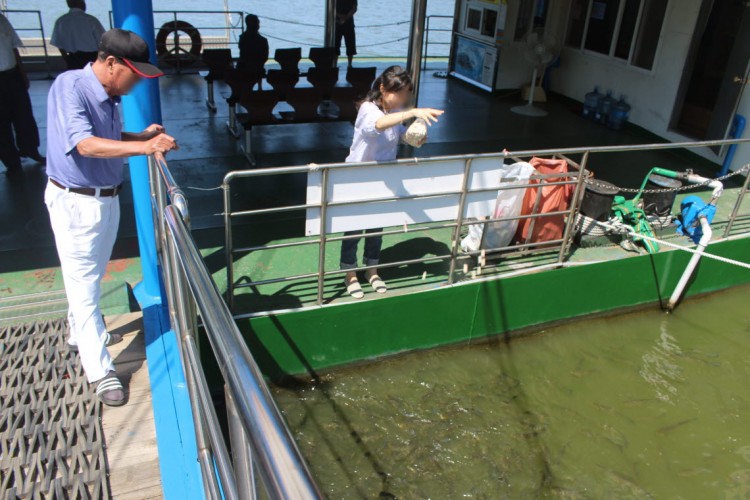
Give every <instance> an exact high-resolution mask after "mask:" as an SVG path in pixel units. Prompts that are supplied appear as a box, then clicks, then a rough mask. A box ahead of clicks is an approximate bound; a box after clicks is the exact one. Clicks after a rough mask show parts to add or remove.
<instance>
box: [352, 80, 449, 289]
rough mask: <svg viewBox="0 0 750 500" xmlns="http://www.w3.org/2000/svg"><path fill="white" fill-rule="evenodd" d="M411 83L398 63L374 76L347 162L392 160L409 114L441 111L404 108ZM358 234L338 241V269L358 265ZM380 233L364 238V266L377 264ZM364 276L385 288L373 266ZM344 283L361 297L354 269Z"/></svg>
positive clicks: (433, 117) (428, 117)
mask: <svg viewBox="0 0 750 500" xmlns="http://www.w3.org/2000/svg"><path fill="white" fill-rule="evenodd" d="M412 90H413V85H412V81H411V77H410V76H409V73H407V72H406V71H405V70H404V69H403V68H401V67H400V66H391V67H389V68H387V69H386V70H385V71H384V72H383V74H382V75H380V76H379V77H378V78H376V79H375V81H374V82H373V84H372V90H370V93H369V94H367V97H365V100H364V101H363V102H362V104H361V106H360V107H359V112H358V113H357V120H356V122H355V124H354V139H353V140H352V146H351V149H350V150H349V156H347V158H346V161H347V162H365V161H394V160H395V159H396V153H397V149H398V144H399V141H400V140H401V138H402V136H403V134H404V132H405V131H406V126H405V125H404V122H405V121H407V120H410V119H412V118H421V119H423V120H424V121H425V122H426V123H427V124H429V125H432V123H431V122H437V117H438V116H440V115H442V114H443V111H441V110H438V109H432V108H413V109H410V110H407V111H405V110H403V109H402V108H403V107H404V106H406V105H407V104H408V103H409V100H410V99H411V92H412ZM382 231H383V230H382V229H368V230H367V231H366V233H379V232H382ZM344 234H345V235H347V236H349V235H356V234H362V231H349V232H347V233H344ZM359 240H360V238H352V239H348V240H343V241H342V242H341V269H354V268H356V267H357V245H358V243H359ZM382 243H383V237H382V236H367V237H366V238H365V254H364V264H365V266H376V265H377V264H378V262H379V261H380V248H381V246H382ZM365 278H366V279H367V281H368V282H369V283H370V285H372V287H373V289H375V291H376V292H378V293H385V292H386V291H387V288H386V285H385V283H384V282H383V280H382V279H380V276H378V270H377V269H375V268H372V269H368V270H367V271H365ZM344 284H345V286H346V290H347V292H349V295H351V296H352V297H354V298H355V299H361V298H362V297H364V292H363V291H362V287H361V286H360V284H359V280H358V279H357V273H355V272H353V271H349V272H347V273H346V278H345V283H344Z"/></svg>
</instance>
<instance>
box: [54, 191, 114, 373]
mask: <svg viewBox="0 0 750 500" xmlns="http://www.w3.org/2000/svg"><path fill="white" fill-rule="evenodd" d="M44 203H45V204H46V205H47V210H48V211H49V218H50V222H51V224H52V231H53V232H54V233H55V244H56V246H57V254H58V256H59V257H60V266H61V267H62V275H63V282H64V284H65V295H66V296H67V298H68V323H69V325H70V339H69V340H68V343H69V344H71V345H77V346H78V353H79V355H80V356H81V364H82V365H83V369H84V371H85V372H86V378H88V380H89V382H96V381H97V380H99V379H101V378H103V377H104V376H105V375H107V373H109V372H110V371H112V370H114V364H113V362H112V358H111V357H110V355H109V352H108V351H107V337H108V333H107V329H106V326H105V325H104V320H103V319H102V315H101V312H100V310H99V299H100V297H101V280H102V277H103V276H104V272H105V271H106V268H107V263H108V262H109V258H110V256H111V255H112V247H113V246H114V244H115V239H116V237H117V227H118V225H119V224H120V201H119V199H118V198H117V197H111V196H109V197H97V196H86V195H82V194H75V193H70V192H67V191H66V190H64V189H61V188H59V187H57V186H55V185H54V184H52V183H50V182H48V183H47V189H46V190H45V192H44Z"/></svg>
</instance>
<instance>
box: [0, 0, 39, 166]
mask: <svg viewBox="0 0 750 500" xmlns="http://www.w3.org/2000/svg"><path fill="white" fill-rule="evenodd" d="M22 45H23V44H22V42H21V39H20V38H18V35H17V34H16V31H15V30H14V29H13V27H12V26H11V24H10V22H8V19H7V18H6V17H5V16H3V15H0V161H2V162H3V163H4V164H5V168H6V169H7V170H6V172H5V173H6V174H7V175H14V174H20V173H21V172H23V170H22V168H21V158H22V157H26V158H31V159H33V160H35V161H37V162H38V163H44V162H45V158H44V157H43V156H42V155H40V154H39V128H38V127H37V125H36V120H34V113H33V111H32V109H31V98H30V97H29V79H28V77H27V76H26V73H25V72H24V70H23V66H21V56H20V55H19V53H18V48H19V47H21V46H22Z"/></svg>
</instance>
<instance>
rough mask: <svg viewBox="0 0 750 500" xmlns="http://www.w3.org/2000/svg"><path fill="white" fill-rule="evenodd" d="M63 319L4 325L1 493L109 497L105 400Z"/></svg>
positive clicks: (0, 347)
mask: <svg viewBox="0 0 750 500" xmlns="http://www.w3.org/2000/svg"><path fill="white" fill-rule="evenodd" d="M66 330H67V323H66V321H65V320H64V319H58V320H52V321H38V322H36V323H31V324H26V325H21V326H8V327H2V328H0V498H3V499H11V500H12V499H17V498H24V499H26V498H33V499H37V498H41V499H46V498H82V499H89V498H91V499H94V498H96V499H98V498H109V497H110V492H109V485H108V482H107V464H106V456H105V445H104V433H103V429H102V422H101V410H102V408H101V404H100V403H99V402H98V400H97V399H96V395H95V394H94V391H93V390H92V388H91V387H89V384H88V382H87V381H86V377H85V375H84V373H83V368H82V367H81V363H80V360H79V358H78V356H75V355H74V353H71V352H70V351H69V349H68V348H67V345H66V342H65V337H66Z"/></svg>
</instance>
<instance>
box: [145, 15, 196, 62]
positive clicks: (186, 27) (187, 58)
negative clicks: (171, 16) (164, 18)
mask: <svg viewBox="0 0 750 500" xmlns="http://www.w3.org/2000/svg"><path fill="white" fill-rule="evenodd" d="M175 32H183V33H185V34H186V35H187V36H189V37H190V50H186V49H185V48H183V46H181V45H180V46H173V47H172V48H171V49H169V48H168V47H167V40H169V37H170V35H172V34H173V33H175ZM202 48H203V41H202V40H201V34H200V32H199V31H198V30H197V29H196V28H195V26H193V25H192V24H190V23H187V22H185V21H168V22H166V23H164V24H162V26H161V28H159V32H158V33H157V34H156V54H157V55H158V56H159V60H160V61H163V62H165V63H167V64H169V65H171V66H180V67H184V66H190V65H192V64H193V63H195V61H197V60H198V59H200V55H201V50H202Z"/></svg>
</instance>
